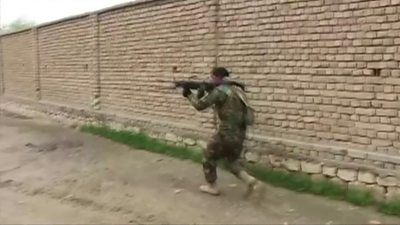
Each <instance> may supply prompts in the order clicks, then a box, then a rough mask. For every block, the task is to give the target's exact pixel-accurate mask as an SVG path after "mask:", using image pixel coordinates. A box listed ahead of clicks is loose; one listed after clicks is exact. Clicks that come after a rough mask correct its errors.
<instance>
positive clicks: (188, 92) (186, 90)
mask: <svg viewBox="0 0 400 225" xmlns="http://www.w3.org/2000/svg"><path fill="white" fill-rule="evenodd" d="M190 94H192V91H191V90H190V89H189V88H183V91H182V95H183V97H185V98H187V96H189V95H190Z"/></svg>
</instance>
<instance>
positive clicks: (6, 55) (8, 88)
mask: <svg viewBox="0 0 400 225" xmlns="http://www.w3.org/2000/svg"><path fill="white" fill-rule="evenodd" d="M1 42H2V65H3V68H2V71H3V79H4V91H5V94H8V95H13V96H18V97H22V98H30V99H34V98H35V86H34V85H32V84H33V82H34V77H33V70H34V67H33V59H34V57H33V36H32V31H25V32H21V33H17V34H14V35H10V36H4V37H2V38H1Z"/></svg>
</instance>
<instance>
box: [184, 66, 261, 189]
mask: <svg viewBox="0 0 400 225" xmlns="http://www.w3.org/2000/svg"><path fill="white" fill-rule="evenodd" d="M226 77H229V72H228V71H227V70H226V69H225V68H223V67H216V68H214V69H213V70H212V71H211V79H212V81H213V82H214V83H215V84H216V85H217V87H216V88H214V89H213V91H211V92H210V93H209V94H208V95H207V96H205V97H202V98H199V97H198V96H197V95H196V94H193V93H192V92H191V91H190V89H185V88H184V90H183V93H182V94H183V96H184V97H186V98H187V99H188V100H189V102H190V103H191V105H192V106H193V107H194V108H196V109H197V110H198V111H202V110H204V109H207V108H209V107H212V106H213V108H214V111H215V113H216V114H217V115H218V118H219V126H218V130H217V132H216V133H215V134H214V135H213V137H212V138H211V140H210V141H209V143H208V145H207V149H206V150H205V151H204V152H203V161H202V164H203V172H204V175H205V180H206V181H207V184H205V185H201V186H200V191H202V192H205V193H208V194H212V195H219V194H220V191H219V190H218V188H217V185H216V180H217V171H216V161H217V160H219V159H225V160H226V162H227V167H228V169H229V171H230V172H231V173H232V174H234V175H235V176H236V177H237V178H239V179H240V180H242V181H243V182H245V183H246V184H247V187H248V189H247V194H250V193H251V192H252V191H253V189H254V188H255V186H256V184H257V183H258V181H257V180H256V179H255V178H254V177H252V176H250V175H249V174H248V173H247V172H246V171H245V170H244V169H243V167H242V165H241V162H240V158H241V153H242V149H243V142H244V140H245V137H246V128H247V124H246V120H245V119H244V113H245V110H246V105H245V104H244V102H243V94H244V93H243V92H241V90H239V89H238V88H237V87H236V86H233V85H228V84H225V83H223V81H224V79H225V78H226ZM240 92H241V93H240ZM240 94H242V95H240ZM240 96H242V98H241V97H240Z"/></svg>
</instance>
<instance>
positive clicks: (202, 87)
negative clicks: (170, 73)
mask: <svg viewBox="0 0 400 225" xmlns="http://www.w3.org/2000/svg"><path fill="white" fill-rule="evenodd" d="M221 84H229V85H235V86H238V87H240V88H241V89H242V90H243V91H244V90H245V86H244V85H243V84H241V83H238V82H236V81H223V82H222V83H221ZM221 84H219V85H221ZM174 85H175V88H178V87H181V88H184V89H192V90H193V89H194V90H197V91H198V92H197V97H198V98H202V97H203V96H204V94H205V92H207V93H210V92H211V91H212V90H213V89H214V88H216V87H217V86H218V85H217V84H215V83H213V82H210V81H174Z"/></svg>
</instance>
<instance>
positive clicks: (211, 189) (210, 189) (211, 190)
mask: <svg viewBox="0 0 400 225" xmlns="http://www.w3.org/2000/svg"><path fill="white" fill-rule="evenodd" d="M199 189H200V191H202V192H204V193H207V194H211V195H219V194H220V192H219V190H218V188H217V186H216V185H215V184H204V185H201V186H200V188H199Z"/></svg>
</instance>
